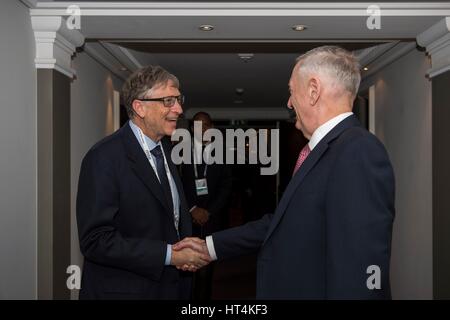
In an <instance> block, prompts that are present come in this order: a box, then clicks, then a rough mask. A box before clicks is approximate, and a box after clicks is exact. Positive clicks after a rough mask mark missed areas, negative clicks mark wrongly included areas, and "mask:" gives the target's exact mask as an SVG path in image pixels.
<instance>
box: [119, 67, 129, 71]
mask: <svg viewBox="0 0 450 320" xmlns="http://www.w3.org/2000/svg"><path fill="white" fill-rule="evenodd" d="M127 70H128V69H127V68H125V67H120V71H127Z"/></svg>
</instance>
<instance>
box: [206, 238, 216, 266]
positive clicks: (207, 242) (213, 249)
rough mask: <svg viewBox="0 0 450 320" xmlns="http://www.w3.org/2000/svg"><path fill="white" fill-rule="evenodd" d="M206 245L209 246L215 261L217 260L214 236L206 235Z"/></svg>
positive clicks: (210, 254)
mask: <svg viewBox="0 0 450 320" xmlns="http://www.w3.org/2000/svg"><path fill="white" fill-rule="evenodd" d="M206 247H207V248H208V253H209V256H210V257H211V259H212V260H213V261H215V260H217V255H216V249H215V248H214V241H213V239H212V236H207V237H206Z"/></svg>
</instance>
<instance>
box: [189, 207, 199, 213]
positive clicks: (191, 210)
mask: <svg viewBox="0 0 450 320" xmlns="http://www.w3.org/2000/svg"><path fill="white" fill-rule="evenodd" d="M195 208H197V206H193V207H192V208H191V210H189V212H192V210H194V209H195Z"/></svg>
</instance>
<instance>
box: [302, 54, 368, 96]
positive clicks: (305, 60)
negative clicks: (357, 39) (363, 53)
mask: <svg viewBox="0 0 450 320" xmlns="http://www.w3.org/2000/svg"><path fill="white" fill-rule="evenodd" d="M296 63H297V64H298V65H299V68H298V71H299V70H300V69H301V70H302V73H312V72H313V73H318V74H324V75H327V76H329V77H330V79H331V81H332V82H333V86H336V87H341V88H342V89H344V90H346V91H348V92H350V94H351V95H352V97H353V98H355V97H356V94H357V93H358V89H359V84H360V82H361V73H360V64H359V61H358V59H357V58H356V57H355V55H353V53H351V52H349V51H347V50H345V49H342V48H340V47H337V46H322V47H318V48H314V49H312V50H310V51H308V52H306V53H305V54H303V55H301V56H300V57H298V58H297V60H296Z"/></svg>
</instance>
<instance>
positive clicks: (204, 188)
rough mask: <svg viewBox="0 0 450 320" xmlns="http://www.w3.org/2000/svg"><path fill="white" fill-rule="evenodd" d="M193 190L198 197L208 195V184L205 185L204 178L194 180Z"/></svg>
mask: <svg viewBox="0 0 450 320" xmlns="http://www.w3.org/2000/svg"><path fill="white" fill-rule="evenodd" d="M195 190H196V191H197V195H198V196H204V195H206V194H208V184H207V183H206V178H203V179H195Z"/></svg>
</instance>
